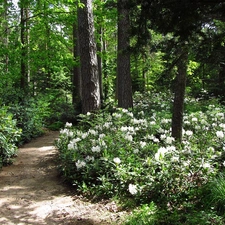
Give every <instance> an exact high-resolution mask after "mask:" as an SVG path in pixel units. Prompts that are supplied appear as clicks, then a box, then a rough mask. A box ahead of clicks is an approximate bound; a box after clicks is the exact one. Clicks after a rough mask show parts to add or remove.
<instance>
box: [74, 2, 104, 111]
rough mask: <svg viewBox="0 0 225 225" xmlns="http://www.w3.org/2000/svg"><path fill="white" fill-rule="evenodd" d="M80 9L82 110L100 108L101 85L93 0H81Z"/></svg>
mask: <svg viewBox="0 0 225 225" xmlns="http://www.w3.org/2000/svg"><path fill="white" fill-rule="evenodd" d="M80 2H81V3H83V4H84V7H83V8H79V9H78V36H79V52H80V63H81V85H82V91H81V93H82V97H81V99H82V112H83V113H87V112H91V111H95V110H98V109H100V106H101V103H100V87H99V75H98V62H97V54H96V43H95V40H94V18H93V10H92V0H81V1H80Z"/></svg>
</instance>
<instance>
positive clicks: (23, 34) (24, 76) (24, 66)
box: [20, 1, 30, 94]
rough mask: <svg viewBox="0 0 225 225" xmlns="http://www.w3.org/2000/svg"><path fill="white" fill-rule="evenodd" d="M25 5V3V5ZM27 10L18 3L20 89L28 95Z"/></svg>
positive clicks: (26, 7)
mask: <svg viewBox="0 0 225 225" xmlns="http://www.w3.org/2000/svg"><path fill="white" fill-rule="evenodd" d="M26 4H27V3H26ZM28 17H29V9H28V5H25V3H24V2H23V1H21V3H20V26H21V28H20V41H21V59H20V60H21V61H20V66H21V67H20V69H21V71H20V73H21V78H20V88H21V89H22V90H23V91H24V93H26V94H27V93H28V84H29V80H30V77H29V55H28V54H29V26H28Z"/></svg>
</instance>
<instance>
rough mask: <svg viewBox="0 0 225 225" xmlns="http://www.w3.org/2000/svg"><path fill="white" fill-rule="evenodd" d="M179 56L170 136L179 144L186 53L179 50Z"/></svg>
mask: <svg viewBox="0 0 225 225" xmlns="http://www.w3.org/2000/svg"><path fill="white" fill-rule="evenodd" d="M181 51H182V52H181V56H180V59H179V61H178V64H177V69H178V72H177V76H176V86H175V93H174V103H173V116H172V136H173V137H174V138H175V139H176V140H177V141H179V142H181V141H182V128H183V113H184V97H185V88H186V77H187V63H188V51H187V49H186V47H183V49H181Z"/></svg>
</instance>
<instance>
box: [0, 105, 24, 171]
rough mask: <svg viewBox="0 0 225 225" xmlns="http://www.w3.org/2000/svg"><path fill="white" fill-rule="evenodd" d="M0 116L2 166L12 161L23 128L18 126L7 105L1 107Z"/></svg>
mask: <svg viewBox="0 0 225 225" xmlns="http://www.w3.org/2000/svg"><path fill="white" fill-rule="evenodd" d="M0 118H1V119H0V167H2V166H3V165H6V164H9V163H11V162H12V158H13V156H15V154H16V151H17V146H16V144H17V143H18V141H19V139H20V135H21V130H20V129H18V128H17V127H16V120H14V119H13V115H12V114H10V113H8V111H7V108H6V107H1V108H0Z"/></svg>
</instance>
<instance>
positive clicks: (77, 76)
mask: <svg viewBox="0 0 225 225" xmlns="http://www.w3.org/2000/svg"><path fill="white" fill-rule="evenodd" d="M73 57H74V60H75V65H74V67H73V77H72V83H73V91H72V93H73V94H72V101H73V105H74V106H76V107H77V106H78V105H79V104H80V102H81V72H80V53H79V40H78V27H77V23H76V22H75V23H74V24H73Z"/></svg>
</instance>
